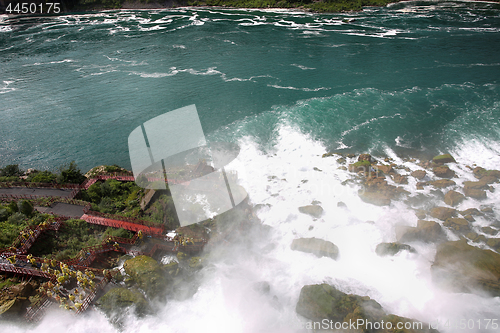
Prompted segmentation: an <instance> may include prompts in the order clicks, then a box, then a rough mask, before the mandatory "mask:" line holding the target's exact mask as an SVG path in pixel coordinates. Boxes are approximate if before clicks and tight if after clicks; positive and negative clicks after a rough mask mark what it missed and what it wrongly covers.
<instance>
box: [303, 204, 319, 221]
mask: <svg viewBox="0 0 500 333" xmlns="http://www.w3.org/2000/svg"><path fill="white" fill-rule="evenodd" d="M299 212H301V213H302V214H307V215H310V216H312V217H315V218H319V217H321V215H322V214H323V207H321V206H319V205H308V206H302V207H299Z"/></svg>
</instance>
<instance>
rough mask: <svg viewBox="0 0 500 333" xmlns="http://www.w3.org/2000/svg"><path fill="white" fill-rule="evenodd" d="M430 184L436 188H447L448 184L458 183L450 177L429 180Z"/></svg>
mask: <svg viewBox="0 0 500 333" xmlns="http://www.w3.org/2000/svg"><path fill="white" fill-rule="evenodd" d="M428 184H430V185H432V186H434V187H435V188H445V187H448V186H453V185H456V184H457V183H455V182H454V181H453V180H449V179H439V180H434V181H432V182H429V183H428Z"/></svg>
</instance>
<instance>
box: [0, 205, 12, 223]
mask: <svg viewBox="0 0 500 333" xmlns="http://www.w3.org/2000/svg"><path fill="white" fill-rule="evenodd" d="M9 215H10V214H9V212H8V211H7V209H5V208H0V222H2V221H7V219H8V218H9Z"/></svg>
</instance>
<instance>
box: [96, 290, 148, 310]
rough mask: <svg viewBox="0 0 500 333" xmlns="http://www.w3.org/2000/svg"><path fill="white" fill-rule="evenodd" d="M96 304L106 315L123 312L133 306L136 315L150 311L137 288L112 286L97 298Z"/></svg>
mask: <svg viewBox="0 0 500 333" xmlns="http://www.w3.org/2000/svg"><path fill="white" fill-rule="evenodd" d="M97 305H98V306H99V307H100V308H101V309H102V310H103V311H104V312H105V313H106V314H108V315H111V314H114V313H120V312H123V311H124V310H125V309H127V308H129V307H133V308H134V311H135V313H136V314H137V315H139V316H142V315H145V314H147V313H148V312H150V311H151V309H150V307H149V303H148V301H147V300H146V298H145V297H144V295H143V294H142V293H141V292H140V291H138V290H129V289H127V288H122V287H120V288H113V289H111V290H110V291H108V292H107V293H106V294H105V295H104V296H102V297H101V298H99V300H98V302H97Z"/></svg>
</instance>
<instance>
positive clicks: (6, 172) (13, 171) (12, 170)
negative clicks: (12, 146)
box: [0, 164, 24, 177]
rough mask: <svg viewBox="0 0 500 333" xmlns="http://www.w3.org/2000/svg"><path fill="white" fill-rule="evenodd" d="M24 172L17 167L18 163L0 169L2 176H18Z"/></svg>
mask: <svg viewBox="0 0 500 333" xmlns="http://www.w3.org/2000/svg"><path fill="white" fill-rule="evenodd" d="M23 174H24V172H22V171H21V170H20V169H19V165H17V164H10V165H7V166H6V167H5V168H3V169H0V176H2V177H14V176H16V177H19V176H22V175H23Z"/></svg>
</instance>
